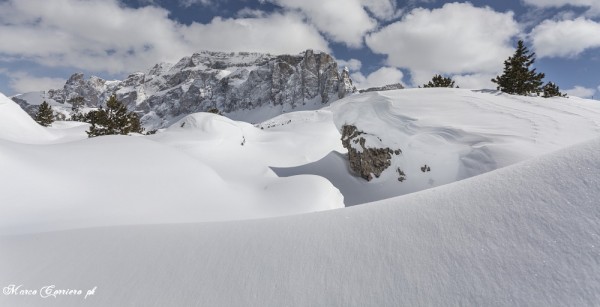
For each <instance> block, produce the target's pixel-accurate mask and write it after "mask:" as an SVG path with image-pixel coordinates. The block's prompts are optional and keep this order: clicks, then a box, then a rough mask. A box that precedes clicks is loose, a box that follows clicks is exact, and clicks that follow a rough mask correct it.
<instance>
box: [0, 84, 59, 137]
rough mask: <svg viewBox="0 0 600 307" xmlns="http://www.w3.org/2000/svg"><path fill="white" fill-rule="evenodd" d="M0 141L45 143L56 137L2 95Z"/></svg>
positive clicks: (0, 101) (0, 94)
mask: <svg viewBox="0 0 600 307" xmlns="http://www.w3.org/2000/svg"><path fill="white" fill-rule="evenodd" d="M0 139H3V140H8V141H12V142H19V143H43V142H47V141H50V140H52V139H55V136H54V135H53V134H52V133H51V132H49V131H48V130H47V129H45V128H44V127H42V126H40V125H39V124H38V123H36V122H35V121H34V120H33V119H32V118H31V116H29V115H28V114H27V113H25V111H23V109H21V107H19V106H18V105H17V104H16V103H15V102H14V101H12V100H10V98H8V97H6V96H4V94H2V93H0Z"/></svg>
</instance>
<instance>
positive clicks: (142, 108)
mask: <svg viewBox="0 0 600 307" xmlns="http://www.w3.org/2000/svg"><path fill="white" fill-rule="evenodd" d="M355 91H356V89H355V88H354V86H353V85H352V80H351V79H350V76H349V74H348V73H347V71H340V70H339V68H338V65H337V63H336V61H335V59H334V58H333V57H332V56H331V55H329V54H327V53H324V52H315V51H313V50H306V51H304V52H302V53H300V54H298V55H271V54H262V53H249V52H239V53H233V52H232V53H224V52H209V51H203V52H199V53H195V54H193V55H192V56H189V57H184V58H182V59H181V60H179V62H177V63H176V64H174V65H173V64H169V63H159V64H156V65H155V66H154V67H152V68H151V69H149V70H148V71H147V72H145V73H142V72H137V73H133V74H131V75H129V76H128V77H127V78H126V79H125V80H122V81H107V80H104V79H101V78H98V77H95V76H92V77H90V78H89V79H85V78H84V75H83V74H81V73H76V74H73V75H72V76H71V77H70V78H69V80H68V81H67V82H66V84H65V86H64V87H63V88H62V89H57V90H49V91H47V92H44V93H41V94H40V95H31V93H29V94H23V95H17V96H15V97H13V100H15V101H16V102H17V103H19V104H20V105H21V106H22V107H23V108H24V109H26V110H28V112H29V113H30V114H31V113H32V112H35V107H32V105H37V104H39V102H41V100H48V101H49V102H50V103H51V104H53V105H55V106H58V108H59V109H61V107H62V108H63V109H64V110H69V109H70V104H69V100H70V99H73V98H75V97H83V99H84V101H85V105H86V106H87V107H92V108H94V107H99V106H102V105H103V104H104V103H105V102H106V100H107V99H108V97H110V96H111V95H113V94H115V95H116V96H117V99H119V100H120V101H122V102H123V103H125V105H127V107H128V109H129V110H132V111H136V112H138V113H139V114H140V115H141V117H142V123H143V124H144V126H145V127H146V128H161V127H165V126H167V125H169V123H172V122H173V121H175V120H178V119H179V118H181V117H183V116H185V115H188V114H191V113H195V112H202V111H208V110H211V109H217V110H219V111H220V112H222V113H224V114H227V115H228V116H229V117H232V118H234V119H238V120H245V121H250V122H254V121H262V120H265V119H268V118H270V117H272V116H276V115H278V114H281V113H285V112H287V111H291V110H306V109H316V108H320V107H322V106H323V105H324V104H328V103H330V102H332V101H335V100H337V99H339V98H343V97H345V96H346V95H348V94H349V93H353V92H355ZM32 97H35V98H32ZM36 100H37V101H36Z"/></svg>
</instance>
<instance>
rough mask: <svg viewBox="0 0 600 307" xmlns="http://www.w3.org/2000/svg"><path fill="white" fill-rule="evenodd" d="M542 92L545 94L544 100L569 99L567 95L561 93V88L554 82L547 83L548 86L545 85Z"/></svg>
mask: <svg viewBox="0 0 600 307" xmlns="http://www.w3.org/2000/svg"><path fill="white" fill-rule="evenodd" d="M542 91H543V93H544V94H543V97H544V98H550V97H567V94H563V93H561V92H560V88H559V87H558V85H556V84H555V83H554V82H548V83H546V85H544V87H543V88H542Z"/></svg>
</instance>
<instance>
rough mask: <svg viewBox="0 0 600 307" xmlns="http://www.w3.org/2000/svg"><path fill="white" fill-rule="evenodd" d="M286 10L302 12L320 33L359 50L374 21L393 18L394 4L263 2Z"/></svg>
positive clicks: (376, 0)
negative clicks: (370, 14)
mask: <svg viewBox="0 0 600 307" xmlns="http://www.w3.org/2000/svg"><path fill="white" fill-rule="evenodd" d="M264 1H268V2H272V3H275V4H277V5H279V6H281V7H284V8H286V9H290V10H295V11H298V12H301V13H302V14H303V15H304V16H306V18H307V19H308V21H309V22H310V23H312V24H314V25H315V26H316V27H317V28H318V29H319V31H321V32H322V33H325V34H326V35H327V37H329V38H330V39H331V40H333V41H335V42H339V43H344V44H346V45H348V46H350V47H361V46H362V45H363V38H364V35H365V34H366V33H367V32H368V31H371V30H373V29H374V28H375V27H377V24H378V23H377V20H375V19H374V18H371V17H370V16H369V13H368V12H371V13H372V14H373V16H374V17H376V18H379V19H386V20H387V19H389V18H392V17H393V16H394V15H395V12H396V7H395V2H394V1H390V0H327V1H323V0H303V1H298V0H264Z"/></svg>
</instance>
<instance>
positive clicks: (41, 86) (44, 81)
mask: <svg viewBox="0 0 600 307" xmlns="http://www.w3.org/2000/svg"><path fill="white" fill-rule="evenodd" d="M3 74H5V75H6V76H8V78H9V82H8V83H9V84H8V85H9V86H10V88H12V89H13V90H14V91H15V92H17V93H27V92H33V91H39V90H46V89H51V88H62V87H63V85H65V82H66V81H67V80H65V79H62V78H49V77H35V76H32V75H30V74H28V73H27V72H22V71H18V72H12V73H6V72H3Z"/></svg>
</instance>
